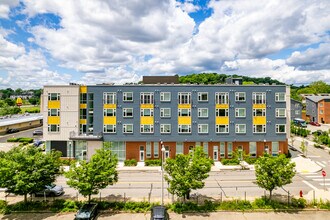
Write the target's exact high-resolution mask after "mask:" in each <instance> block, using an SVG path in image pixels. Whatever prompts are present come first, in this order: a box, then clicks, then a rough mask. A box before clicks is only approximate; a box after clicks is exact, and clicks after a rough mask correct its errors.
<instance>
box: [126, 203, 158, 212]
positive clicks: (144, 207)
mask: <svg viewBox="0 0 330 220" xmlns="http://www.w3.org/2000/svg"><path fill="white" fill-rule="evenodd" d="M151 206H152V204H151V203H149V202H126V203H125V205H124V207H123V209H124V210H125V211H130V212H147V211H149V210H150V209H151Z"/></svg>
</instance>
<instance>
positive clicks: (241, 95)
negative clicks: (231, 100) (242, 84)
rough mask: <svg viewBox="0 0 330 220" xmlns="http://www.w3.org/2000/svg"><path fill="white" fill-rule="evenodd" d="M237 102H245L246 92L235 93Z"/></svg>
mask: <svg viewBox="0 0 330 220" xmlns="http://www.w3.org/2000/svg"><path fill="white" fill-rule="evenodd" d="M235 101H236V102H245V101H246V93H245V92H235Z"/></svg>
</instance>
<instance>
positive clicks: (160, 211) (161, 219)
mask: <svg viewBox="0 0 330 220" xmlns="http://www.w3.org/2000/svg"><path fill="white" fill-rule="evenodd" d="M150 219H151V220H168V219H170V217H169V215H168V213H167V210H166V208H165V207H164V206H154V207H152V208H151V217H150Z"/></svg>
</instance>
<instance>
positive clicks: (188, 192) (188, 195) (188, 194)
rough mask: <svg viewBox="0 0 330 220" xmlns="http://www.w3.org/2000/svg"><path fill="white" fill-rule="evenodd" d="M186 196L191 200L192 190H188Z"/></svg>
mask: <svg viewBox="0 0 330 220" xmlns="http://www.w3.org/2000/svg"><path fill="white" fill-rule="evenodd" d="M186 198H187V199H188V200H189V199H190V190H188V191H187V192H186Z"/></svg>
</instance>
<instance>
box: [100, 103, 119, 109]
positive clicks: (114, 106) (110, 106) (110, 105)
mask: <svg viewBox="0 0 330 220" xmlns="http://www.w3.org/2000/svg"><path fill="white" fill-rule="evenodd" d="M116 107H117V106H116V104H104V105H103V108H107V109H108V108H116Z"/></svg>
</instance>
